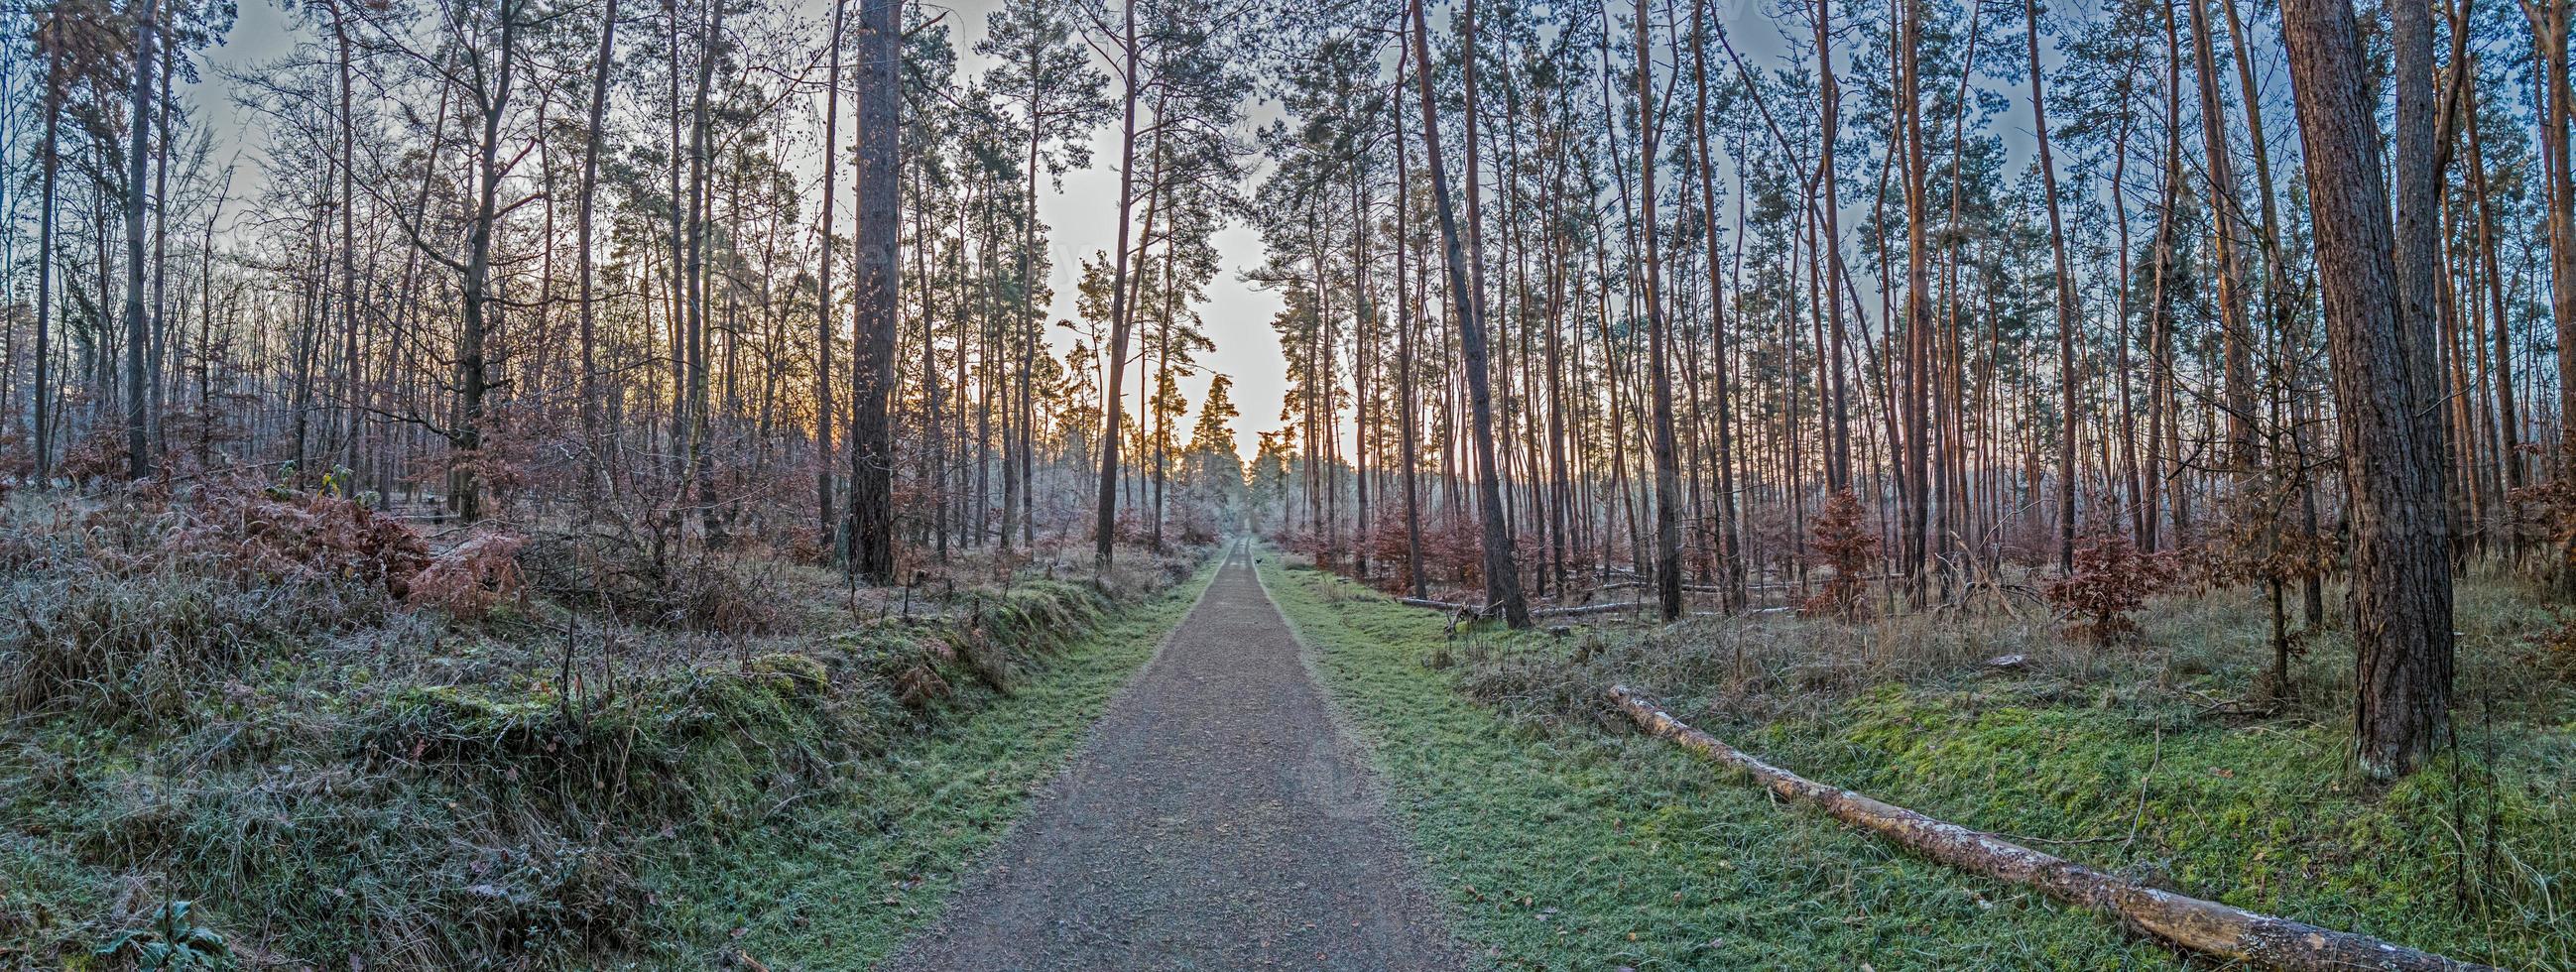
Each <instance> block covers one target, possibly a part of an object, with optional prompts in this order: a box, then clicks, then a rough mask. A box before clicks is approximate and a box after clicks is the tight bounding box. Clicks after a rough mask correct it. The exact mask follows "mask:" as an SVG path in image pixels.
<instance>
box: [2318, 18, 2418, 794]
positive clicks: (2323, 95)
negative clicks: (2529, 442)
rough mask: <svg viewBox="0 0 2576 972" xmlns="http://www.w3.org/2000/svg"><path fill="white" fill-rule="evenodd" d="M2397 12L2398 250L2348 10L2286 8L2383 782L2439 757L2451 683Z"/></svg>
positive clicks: (2371, 758) (2406, 79) (2355, 590)
mask: <svg viewBox="0 0 2576 972" xmlns="http://www.w3.org/2000/svg"><path fill="white" fill-rule="evenodd" d="M2390 9H2391V13H2392V20H2393V21H2394V25H2395V29H2394V30H2393V31H2392V36H2391V39H2392V41H2393V42H2394V46H2395V49H2396V64H2397V77H2396V83H2397V96H2398V111H2397V117H2398V136H2397V140H2396V152H2397V165H2398V170H2397V171H2398V186H2399V190H2400V191H2399V194H2398V210H2399V217H2398V225H2399V226H2402V227H2404V231H2403V233H2402V234H2401V233H2400V232H2399V231H2396V230H2392V228H2391V226H2390V223H2389V216H2388V208H2387V203H2386V202H2385V200H2386V199H2388V194H2387V192H2386V190H2385V187H2384V185H2383V184H2382V182H2381V178H2380V153H2379V131H2378V127H2379V126H2378V123H2377V121H2376V120H2375V118H2374V115H2373V112H2374V109H2375V99H2374V98H2372V97H2371V92H2370V68H2369V62H2368V60H2367V55H2366V54H2365V53H2364V51H2363V48H2362V42H2361V36H2360V28H2359V26H2358V25H2357V24H2356V23H2355V21H2354V17H2353V12H2352V6H2351V3H2350V0H2289V2H2286V3H2284V4H2282V27H2283V41H2284V44H2285V45H2286V46H2287V48H2288V50H2289V55H2290V76H2291V80H2292V83H2293V86H2294V90H2295V93H2296V95H2297V100H2298V112H2299V127H2300V131H2301V134H2302V137H2303V141H2304V142H2305V151H2304V152H2303V153H2302V155H2303V156H2304V157H2305V158H2306V165H2307V171H2308V184H2309V187H2310V205H2311V206H2312V207H2313V208H2314V209H2315V211H2316V218H2315V221H2314V225H2315V227H2316V254H2317V257H2316V258H2317V278H2318V283H2319V289H2320V290H2321V291H2323V293H2324V296H2325V307H2326V329H2327V334H2328V339H2329V340H2330V341H2331V342H2332V351H2333V355H2332V358H2333V365H2334V377H2335V392H2336V395H2335V398H2336V404H2337V406H2338V407H2337V412H2338V414H2339V416H2340V417H2341V420H2342V430H2343V442H2344V469H2345V474H2346V476H2347V478H2348V480H2349V482H2350V489H2351V494H2352V509H2353V530H2352V536H2353V553H2352V561H2353V562H2352V610H2353V633H2354V639H2355V641H2356V642H2357V648H2358V649H2359V664H2358V669H2359V671H2358V678H2357V679H2356V681H2357V688H2358V692H2359V697H2358V699H2357V700H2356V702H2357V704H2356V706H2355V708H2354V722H2355V742H2356V744H2357V746H2358V748H2359V751H2360V753H2359V754H2360V758H2361V763H2362V765H2363V767H2365V768H2366V769H2368V770H2369V771H2371V772H2372V773H2374V774H2380V775H2395V774H2403V773H2406V772H2409V771H2411V770H2413V769H2414V768H2415V767H2416V766H2417V765H2419V764H2420V762H2421V761H2422V760H2423V758H2424V757H2425V756H2426V755H2427V754H2428V753H2429V752H2430V751H2431V749H2432V746H2433V744H2434V736H2435V734H2436V733H2437V732H2439V731H2440V729H2441V727H2442V726H2443V725H2444V720H2445V719H2446V717H2447V714H2448V708H2449V702H2450V686H2451V674H2452V643H2451V571H2450V561H2449V556H2448V546H2449V533H2448V530H2447V529H2446V528H2445V522H2446V520H2447V517H2448V510H2446V509H2445V508H2444V501H2445V497H2444V495H2443V493H2444V479H2443V474H2442V457H2443V454H2444V443H2443V437H2444V436H2443V427H2442V419H2441V396H2442V389H2441V387H2440V384H2439V382H2440V376H2439V374H2438V373H2437V372H2436V370H2435V368H2436V360H2437V357H2438V349H2436V348H2435V346H2434V337H2433V321H2432V319H2431V315H2430V314H2429V313H2428V312H2426V311H2427V310H2428V309H2429V308H2430V306H2431V301H2430V299H2429V298H2430V294H2429V293H2410V291H2417V290H2421V291H2429V290H2430V289H2431V288H2430V284H2431V282H2432V278H2431V274H2430V272H2429V271H2430V262H2429V261H2431V260H2432V259H2433V257H2434V250H2433V246H2432V244H2434V243H2437V242H2438V241H2437V240H2434V239H2432V238H2431V231H2432V229H2433V227H2434V224H2433V222H2432V212H2431V204H2432V203H2433V202H2434V199H2435V193H2436V190H2437V186H2436V185H2435V183H2434V171H2433V168H2432V152H2433V145H2432V135H2433V116H2432V112H2433V105H2432V25H2431V14H2430V12H2429V11H2428V10H2427V8H2426V7H2425V4H2424V0H2393V2H2392V3H2391V4H2390ZM2392 254H2394V256H2393V257H2392ZM2418 298H2422V299H2421V300H2420V301H2419V299H2418Z"/></svg>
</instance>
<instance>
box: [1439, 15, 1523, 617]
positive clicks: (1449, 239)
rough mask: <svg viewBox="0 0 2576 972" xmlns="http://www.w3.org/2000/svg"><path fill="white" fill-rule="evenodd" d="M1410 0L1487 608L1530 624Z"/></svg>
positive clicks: (1480, 328)
mask: <svg viewBox="0 0 2576 972" xmlns="http://www.w3.org/2000/svg"><path fill="white" fill-rule="evenodd" d="M1412 7H1413V72H1414V78H1415V80H1416V81H1417V82H1418V83H1419V87H1420V93H1421V101H1422V142H1423V152H1424V156H1423V161H1424V164H1425V165H1427V166H1429V169H1430V175H1431V198H1432V201H1433V202H1434V203H1435V204H1436V206H1437V208H1438V211H1439V214H1440V236H1441V240H1442V242H1443V250H1444V251H1445V252H1446V257H1447V261H1448V265H1449V287H1450V304H1451V305H1452V307H1453V308H1455V309H1456V311H1457V312H1458V339H1459V340H1458V343H1459V350H1460V358H1461V367H1463V368H1464V369H1465V370H1466V372H1467V400H1468V407H1469V410H1470V411H1471V412H1472V413H1473V416H1472V418H1471V424H1472V425H1473V426H1474V439H1475V453H1476V469H1475V473H1476V493H1477V501H1478V506H1479V507H1480V508H1481V509H1482V513H1483V519H1484V545H1485V570H1484V573H1485V609H1486V612H1487V613H1488V614H1491V613H1493V612H1494V611H1495V610H1496V609H1497V608H1499V609H1500V610H1501V613H1502V615H1503V618H1504V622H1505V623H1506V624H1509V625H1510V626H1512V627H1515V628H1526V627H1529V624H1530V614H1529V603H1528V602H1527V601H1525V600H1523V599H1522V597H1521V584H1520V574H1519V568H1518V566H1517V564H1516V560H1517V558H1515V557H1514V556H1513V554H1512V535H1511V529H1510V526H1509V525H1508V524H1506V523H1505V522H1504V519H1503V492H1502V484H1501V483H1500V482H1499V481H1498V480H1497V479H1496V470H1495V468H1494V414H1493V413H1494V398H1493V389H1492V387H1491V378H1490V376H1489V375H1488V374H1487V373H1486V361H1485V325H1484V322H1483V321H1482V320H1480V319H1479V316H1480V315H1479V308H1478V307H1477V306H1476V303H1477V302H1476V300H1475V297H1474V294H1475V290H1474V287H1473V285H1472V284H1471V283H1470V282H1469V280H1468V261H1467V254H1466V252H1465V249H1464V247H1463V245H1462V242H1461V241H1460V239H1459V236H1458V215H1457V211H1456V209H1455V208H1454V207H1453V206H1451V204H1450V202H1449V177H1448V174H1447V173H1446V172H1445V171H1444V168H1445V167H1444V165H1443V163H1442V162H1441V160H1440V156H1441V152H1440V115H1439V107H1438V102H1437V101H1435V100H1434V96H1433V92H1432V87H1431V49H1430V48H1431V40H1430V37H1431V28H1430V26H1429V24H1428V23H1427V22H1426V21H1425V19H1424V17H1423V14H1422V0H1412Z"/></svg>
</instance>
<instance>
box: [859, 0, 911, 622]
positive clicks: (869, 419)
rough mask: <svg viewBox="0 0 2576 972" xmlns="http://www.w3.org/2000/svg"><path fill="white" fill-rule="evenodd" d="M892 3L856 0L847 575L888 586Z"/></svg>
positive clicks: (895, 108) (894, 281) (893, 267)
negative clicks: (855, 225) (856, 206)
mask: <svg viewBox="0 0 2576 972" xmlns="http://www.w3.org/2000/svg"><path fill="white" fill-rule="evenodd" d="M900 9H901V8H900V6H899V5H898V4H897V2H896V0H860V3H859V41H858V43H859V56H858V65H859V66H858V69H857V71H856V72H855V73H856V74H857V78H858V91H857V94H856V96H857V98H858V163H857V164H858V170H859V171H858V194H857V195H858V204H859V221H858V232H857V236H856V237H855V239H854V241H853V242H854V244H855V247H856V250H857V253H856V256H857V257H858V262H857V266H856V268H855V271H854V276H853V279H852V281H851V282H852V283H853V284H854V285H855V287H856V289H857V291H858V303H857V305H856V307H855V308H854V309H853V311H852V313H851V319H850V323H851V326H852V329H853V332H854V338H855V339H854V340H853V341H852V348H851V355H850V396H851V404H852V407H853V409H854V412H855V415H854V417H853V420H852V422H851V425H850V524H849V527H848V529H849V536H850V571H851V573H852V574H853V575H855V576H857V577H859V578H861V579H863V580H866V581H868V582H869V583H872V584H891V583H894V582H895V565H894V559H895V558H894V540H895V538H894V529H895V525H894V464H895V459H896V456H895V440H894V409H893V398H894V342H895V328H896V326H897V325H896V320H897V317H898V315H897V301H898V299H899V297H900V291H899V287H900V286H901V281H900V279H899V271H900V266H899V264H898V263H897V260H898V250H899V248H900V246H901V239H900V234H899V230H900V226H899V225H898V224H899V223H900V222H901V221H902V214H901V212H900V211H899V209H898V206H899V205H900V203H899V201H898V199H897V198H896V197H897V190H898V189H899V188H900V183H901V179H902V172H901V165H902V159H903V153H902V152H901V151H900V144H899V141H898V140H899V139H900V138H901V136H902V111H903V102H902V98H903V90H902V87H901V80H900V78H901V73H900V72H901V68H902V61H903V46H902V45H903V38H902V33H901V30H902V27H901V24H900V23H899V22H898V20H897V18H898V16H899V11H900Z"/></svg>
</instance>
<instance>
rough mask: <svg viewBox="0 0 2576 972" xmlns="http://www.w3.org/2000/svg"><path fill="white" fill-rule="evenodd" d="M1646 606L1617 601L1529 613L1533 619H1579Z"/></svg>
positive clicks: (1543, 609) (1634, 602)
mask: <svg viewBox="0 0 2576 972" xmlns="http://www.w3.org/2000/svg"><path fill="white" fill-rule="evenodd" d="M1645 606H1646V602H1644V601H1617V602H1613V603H1609V604H1584V605H1579V606H1576V607H1557V608H1540V609H1539V610H1536V611H1532V612H1530V617H1533V618H1579V617H1583V616H1585V615H1591V614H1613V613H1616V612H1619V611H1635V610H1639V609H1642V608H1644V607H1645Z"/></svg>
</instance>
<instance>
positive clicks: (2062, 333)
mask: <svg viewBox="0 0 2576 972" xmlns="http://www.w3.org/2000/svg"><path fill="white" fill-rule="evenodd" d="M2194 2H2195V3H2197V2H2199V0H2194ZM2022 39H2023V41H2024V42H2025V43H2026V44H2027V46H2028V51H2027V53H2028V54H2029V58H2030V63H2029V70H2030V112H2031V118H2032V120H2033V122H2035V127H2036V129H2037V130H2038V135H2039V184H2040V194H2041V195H2042V196H2045V197H2047V201H2048V254H2049V258H2050V260H2051V266H2052V267H2053V268H2054V270H2055V272H2056V276H2055V280H2054V283H2055V285H2056V288H2057V295H2056V296H2057V389H2058V410H2059V411H2060V412H2063V413H2064V414H2063V415H2061V416H2060V418H2062V419H2063V420H2064V425H2063V426H2061V429H2060V432H2059V435H2058V439H2057V569H2058V572H2059V573H2063V574H2070V575H2071V574H2073V573H2075V533H2076V530H2075V437H2076V428H2077V425H2076V408H2077V403H2078V399H2077V397H2076V389H2075V326H2076V321H2077V320H2078V319H2079V317H2080V316H2081V312H2080V311H2079V310H2078V309H2077V308H2076V306H2075V276H2074V273H2073V272H2072V271H2070V270H2069V269H2068V268H2067V266H2066V229H2065V222H2064V221H2063V220H2062V219H2061V218H2060V216H2059V212H2058V206H2057V163H2056V161H2055V160H2054V159H2052V158H2051V157H2050V155H2049V145H2048V99H2047V97H2046V96H2045V95H2044V94H2042V92H2041V88H2040V82H2041V76H2042V75H2043V74H2045V73H2046V72H2045V71H2044V70H2043V69H2042V67H2041V65H2040V60H2039V0H2022Z"/></svg>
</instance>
